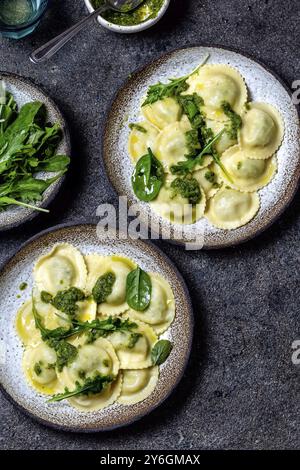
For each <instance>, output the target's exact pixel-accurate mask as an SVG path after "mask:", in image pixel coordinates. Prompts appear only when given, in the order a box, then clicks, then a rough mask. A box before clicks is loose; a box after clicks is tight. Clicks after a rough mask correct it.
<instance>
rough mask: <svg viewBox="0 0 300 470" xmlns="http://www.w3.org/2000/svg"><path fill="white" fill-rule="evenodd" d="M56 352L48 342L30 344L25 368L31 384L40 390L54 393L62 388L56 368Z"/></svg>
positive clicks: (25, 358) (26, 353)
mask: <svg viewBox="0 0 300 470" xmlns="http://www.w3.org/2000/svg"><path fill="white" fill-rule="evenodd" d="M55 363H56V353H55V351H54V349H52V348H50V347H49V346H48V345H47V344H46V343H44V342H42V341H40V343H38V344H37V345H34V346H28V347H27V349H26V350H25V352H24V356H23V369H24V372H25V377H26V378H27V380H28V382H29V384H30V385H31V386H32V387H33V388H35V389H36V390H37V391H38V392H41V393H44V394H46V395H53V394H54V393H57V391H58V390H60V386H59V383H58V380H57V374H56V369H55Z"/></svg>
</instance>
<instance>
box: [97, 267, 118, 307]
mask: <svg viewBox="0 0 300 470" xmlns="http://www.w3.org/2000/svg"><path fill="white" fill-rule="evenodd" d="M115 282H116V275H115V274H114V273H111V272H109V273H105V274H103V276H100V277H99V279H98V280H97V282H96V284H95V285H94V287H93V290H92V296H93V299H94V300H95V302H96V303H97V304H101V303H103V302H105V301H106V299H107V297H108V296H109V295H110V294H111V293H112V290H113V286H114V283H115Z"/></svg>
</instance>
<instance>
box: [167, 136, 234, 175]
mask: <svg viewBox="0 0 300 470" xmlns="http://www.w3.org/2000/svg"><path fill="white" fill-rule="evenodd" d="M224 132H225V129H223V130H222V131H220V132H219V133H218V134H217V135H216V136H215V137H214V138H213V139H211V140H210V141H209V143H208V144H207V145H206V146H205V147H204V149H203V150H202V151H201V152H200V154H199V155H198V156H197V157H196V158H193V159H192V158H190V159H188V160H185V161H181V162H178V163H177V165H173V166H171V173H172V174H173V175H187V174H188V173H190V172H191V171H193V169H194V168H195V166H196V165H198V164H201V163H202V161H203V157H204V156H205V155H208V154H211V155H212V157H213V158H214V159H215V157H214V154H215V152H214V149H213V145H214V144H215V143H216V142H217V140H218V139H219V138H220V137H221V136H222V135H223V134H224ZM218 161H219V159H218ZM216 163H217V162H216ZM218 164H219V163H218Z"/></svg>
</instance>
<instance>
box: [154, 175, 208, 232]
mask: <svg viewBox="0 0 300 470" xmlns="http://www.w3.org/2000/svg"><path fill="white" fill-rule="evenodd" d="M173 179H174V177H170V178H169V179H168V180H167V181H166V183H165V186H163V187H162V189H161V190H160V192H159V194H158V196H157V198H156V199H155V200H154V201H151V202H150V206H151V208H152V210H153V211H154V212H156V213H157V214H159V215H160V216H161V217H162V218H164V219H167V220H170V221H171V222H172V223H175V224H185V225H188V224H193V223H194V222H196V221H197V220H199V219H201V217H203V215H204V211H205V207H206V197H205V193H204V191H203V189H202V188H201V187H200V190H201V200H200V202H199V203H198V204H196V205H192V204H189V201H188V199H187V198H184V197H182V196H181V195H180V194H177V195H176V196H175V197H173V196H172V192H171V189H170V183H171V181H172V180H173Z"/></svg>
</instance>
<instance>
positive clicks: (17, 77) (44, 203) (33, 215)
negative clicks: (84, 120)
mask: <svg viewBox="0 0 300 470" xmlns="http://www.w3.org/2000/svg"><path fill="white" fill-rule="evenodd" d="M5 77H7V79H9V78H12V79H14V80H17V81H19V82H23V83H24V84H25V85H26V86H28V87H29V88H31V89H32V88H33V89H35V90H36V91H38V92H39V93H40V94H41V95H43V96H44V97H45V99H46V100H47V101H48V103H49V104H50V106H51V107H52V108H53V110H54V111H55V112H56V113H57V114H58V115H59V117H60V120H61V122H62V124H63V131H64V139H63V140H64V141H65V145H66V147H67V149H68V152H67V153H69V156H70V158H71V156H72V143H71V134H70V129H69V125H68V122H67V120H66V118H65V116H64V113H63V112H62V111H61V110H60V108H59V107H58V105H57V104H56V102H55V101H54V100H53V99H52V98H51V97H50V96H49V95H48V93H47V92H46V91H45V90H44V89H43V87H42V86H41V85H37V84H36V83H35V82H34V81H33V79H31V78H30V77H23V76H22V75H19V74H17V73H13V72H6V71H2V70H0V79H1V78H5ZM66 178H67V174H66V173H65V174H63V175H62V176H61V177H60V178H59V180H58V183H57V185H56V186H55V187H54V188H53V190H52V191H51V193H50V194H49V195H48V197H47V199H46V200H43V201H42V202H41V205H40V207H42V208H47V207H49V206H50V205H51V203H52V202H53V201H54V199H55V198H56V196H57V195H58V193H59V191H60V190H61V188H62V186H63V184H64V183H65V181H66ZM38 216H41V213H40V212H39V211H35V210H33V211H32V212H31V213H30V214H28V215H27V216H26V217H25V218H24V219H22V221H16V222H12V223H10V224H9V225H5V226H2V225H0V233H2V232H7V231H8V230H12V229H14V228H17V227H21V226H22V225H23V224H25V223H27V222H30V221H31V220H33V219H35V218H36V217H38Z"/></svg>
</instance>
